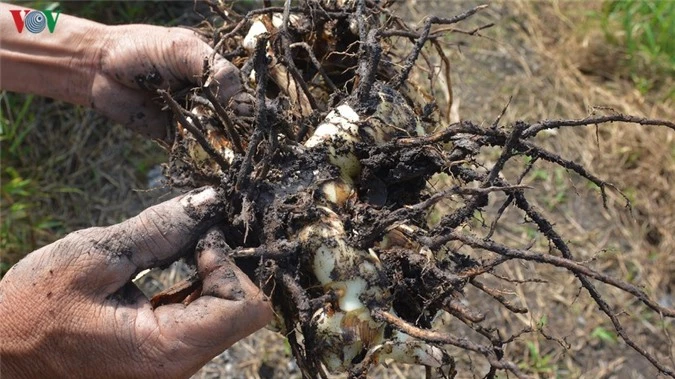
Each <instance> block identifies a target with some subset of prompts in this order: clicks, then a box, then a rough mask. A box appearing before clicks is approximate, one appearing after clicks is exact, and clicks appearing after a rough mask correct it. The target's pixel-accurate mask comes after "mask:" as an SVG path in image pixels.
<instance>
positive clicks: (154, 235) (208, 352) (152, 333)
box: [0, 187, 272, 378]
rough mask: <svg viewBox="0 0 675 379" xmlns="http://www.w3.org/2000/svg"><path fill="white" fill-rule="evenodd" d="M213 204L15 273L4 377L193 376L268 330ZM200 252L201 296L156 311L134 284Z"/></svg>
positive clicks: (32, 262) (147, 220)
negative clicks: (230, 254)
mask: <svg viewBox="0 0 675 379" xmlns="http://www.w3.org/2000/svg"><path fill="white" fill-rule="evenodd" d="M217 197H218V194H217V192H216V191H215V190H214V189H212V188H210V187H207V188H205V189H201V190H196V191H193V192H191V193H189V194H187V195H184V196H181V197H178V198H175V199H173V200H170V201H167V202H165V203H162V204H159V205H157V206H154V207H151V208H148V209H147V210H145V211H144V212H142V213H141V214H139V215H138V216H136V217H134V218H131V219H129V220H127V221H125V222H123V223H120V224H117V225H113V226H110V227H105V228H90V229H85V230H81V231H78V232H75V233H72V234H70V235H68V236H66V237H65V238H63V239H61V240H59V241H57V242H55V243H53V244H51V245H49V246H46V247H44V248H42V249H39V250H37V251H35V252H33V253H32V254H30V255H28V256H27V257H26V258H25V259H23V260H22V261H20V262H19V263H18V264H16V265H15V266H14V267H13V268H12V269H11V270H10V271H9V272H8V273H7V275H6V276H5V277H4V279H3V280H2V282H0V319H1V320H2V322H0V373H1V374H0V375H2V376H3V377H5V375H6V376H7V378H10V377H11V378H14V377H17V378H18V377H73V378H74V377H87V378H103V377H124V378H137V377H138V378H140V377H143V378H150V377H159V378H169V377H171V378H173V377H188V376H189V375H191V374H193V373H194V372H196V371H197V370H198V369H199V368H200V367H201V366H202V365H204V364H205V363H206V362H208V360H209V359H211V358H212V357H214V356H215V355H217V354H219V353H220V352H222V351H223V350H224V349H226V348H227V347H229V346H230V345H232V344H233V343H234V342H236V341H238V340H239V339H241V338H243V337H245V336H246V335H248V334H250V333H252V332H254V331H255V330H257V329H259V328H261V327H262V326H264V325H265V324H266V323H267V322H268V321H269V320H270V319H271V317H272V311H271V308H270V306H269V305H268V303H267V301H266V299H265V297H264V295H263V294H262V293H261V291H259V290H258V288H257V287H256V286H255V285H254V284H253V283H252V282H251V281H250V280H249V279H248V277H246V275H245V274H244V273H242V272H241V271H240V270H238V269H237V267H236V266H235V265H234V264H232V263H231V261H230V260H229V258H227V256H226V255H225V254H224V251H225V249H226V245H225V242H224V238H223V235H222V233H221V232H220V231H219V230H218V229H216V228H214V227H211V226H212V225H213V224H214V223H215V222H217V221H219V216H218V215H219V214H222V209H219V207H218V206H217V205H216V203H217V201H216V200H217ZM210 227H211V228H210ZM209 228H210V229H209ZM199 236H202V237H201V239H200V240H199V242H198V243H197V240H198V239H199ZM195 244H196V246H197V247H196V249H195V254H196V260H197V267H198V272H199V275H200V277H201V279H202V283H203V286H202V288H203V290H202V293H201V296H200V297H198V298H197V299H196V300H194V301H192V302H191V303H189V304H188V305H183V304H169V305H162V306H159V307H156V308H154V309H153V307H152V306H151V304H150V302H149V301H148V299H147V298H146V297H145V296H144V295H143V294H142V293H141V292H140V290H139V289H138V288H136V287H135V285H134V284H133V283H132V282H131V279H132V278H133V277H134V275H135V274H136V273H137V272H138V271H139V270H143V269H145V268H150V267H155V266H158V265H163V264H166V263H168V262H171V261H173V260H175V259H176V258H177V257H178V256H180V255H181V254H183V253H185V252H188V251H189V250H190V249H192V248H194V246H195Z"/></svg>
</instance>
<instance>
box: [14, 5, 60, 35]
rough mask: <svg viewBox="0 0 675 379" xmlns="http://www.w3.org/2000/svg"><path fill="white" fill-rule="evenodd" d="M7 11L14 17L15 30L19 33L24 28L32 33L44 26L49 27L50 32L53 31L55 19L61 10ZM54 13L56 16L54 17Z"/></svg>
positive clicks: (38, 31) (56, 19)
mask: <svg viewBox="0 0 675 379" xmlns="http://www.w3.org/2000/svg"><path fill="white" fill-rule="evenodd" d="M9 13H11V14H12V18H14V25H16V31H17V32H19V33H21V32H23V30H24V29H26V30H28V31H29V32H31V33H33V34H37V33H41V32H42V31H43V30H45V27H47V29H49V32H50V33H54V28H56V21H58V20H59V15H60V14H61V11H50V10H44V11H36V10H30V9H24V10H23V11H21V10H19V9H12V10H10V11H9ZM22 13H23V15H22ZM54 13H56V17H54Z"/></svg>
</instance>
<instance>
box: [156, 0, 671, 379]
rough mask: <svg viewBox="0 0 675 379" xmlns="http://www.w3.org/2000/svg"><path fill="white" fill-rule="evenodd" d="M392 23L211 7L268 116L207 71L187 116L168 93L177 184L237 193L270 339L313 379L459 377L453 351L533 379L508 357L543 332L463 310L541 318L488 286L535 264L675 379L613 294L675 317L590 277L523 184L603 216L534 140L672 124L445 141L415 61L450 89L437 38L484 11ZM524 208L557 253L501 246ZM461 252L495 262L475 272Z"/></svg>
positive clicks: (506, 128)
mask: <svg viewBox="0 0 675 379" xmlns="http://www.w3.org/2000/svg"><path fill="white" fill-rule="evenodd" d="M388 5H389V2H387V1H385V2H377V1H366V0H358V1H349V0H321V1H319V0H308V1H305V2H303V3H302V5H299V6H291V3H290V1H286V4H285V6H284V7H268V8H263V9H258V10H254V11H251V12H249V13H248V14H246V15H243V16H241V15H238V14H236V13H235V12H234V11H232V10H231V9H226V8H223V7H221V6H219V5H216V4H211V7H212V9H213V10H214V12H215V14H216V15H217V16H216V17H215V18H216V19H219V20H218V21H217V22H215V21H214V22H213V23H211V24H208V25H206V26H204V28H203V29H202V30H203V31H204V33H205V35H209V36H212V38H213V41H212V42H213V43H214V46H215V48H216V51H217V52H219V53H220V54H222V55H224V56H226V57H227V58H229V59H230V60H231V61H232V62H234V63H235V64H236V65H237V66H238V67H240V69H241V75H242V81H243V82H244V83H245V84H246V96H239V97H238V99H239V100H238V101H242V100H241V99H248V101H250V103H249V105H251V108H252V109H253V110H254V111H253V112H251V113H250V114H241V113H239V114H235V113H234V112H232V109H235V108H236V109H241V107H238V106H237V107H235V106H234V105H233V104H220V103H219V102H217V101H216V99H215V97H214V95H213V94H214V93H215V91H214V88H213V85H214V84H212V83H210V80H209V78H208V60H207V61H206V62H205V67H206V68H207V70H205V71H206V73H207V74H206V75H205V77H204V78H203V82H204V85H203V86H202V87H201V88H197V89H196V90H195V91H194V92H193V93H192V94H190V95H188V96H185V97H183V98H176V94H169V93H167V92H165V91H159V94H160V95H161V96H162V98H163V99H164V101H165V102H166V104H167V105H168V106H169V107H170V108H171V110H172V111H173V113H174V115H175V118H176V121H177V128H176V131H175V141H174V144H173V146H172V148H171V158H170V163H169V166H168V170H167V173H168V176H169V178H170V179H171V181H172V184H173V185H174V186H176V187H188V188H190V187H197V186H202V185H206V184H209V185H217V186H220V187H222V188H223V189H224V190H225V191H226V192H227V193H228V195H229V196H228V197H229V202H228V204H227V211H226V220H227V221H226V222H225V223H224V225H223V227H224V230H225V233H226V237H227V241H228V243H229V244H230V246H231V247H232V255H233V257H234V258H235V260H236V262H237V263H238V264H239V266H240V267H242V268H244V269H245V270H246V271H247V273H249V274H250V275H252V276H255V277H256V278H257V280H258V283H260V285H261V287H262V288H263V290H264V291H265V292H266V293H267V294H268V295H269V296H270V297H271V299H272V303H273V305H274V307H275V310H276V313H277V316H278V317H277V320H276V321H275V322H274V325H271V326H270V327H272V328H275V329H276V330H278V331H279V332H281V333H283V334H284V335H285V336H287V338H288V341H289V342H290V345H291V348H292V351H293V354H294V356H295V358H296V359H297V361H298V364H299V366H300V368H301V369H302V372H303V375H304V376H305V377H308V378H313V377H318V376H321V377H325V376H326V374H325V370H328V371H329V372H331V373H338V372H348V373H349V374H350V376H352V377H363V376H365V375H366V374H367V372H368V369H369V368H370V367H371V366H372V365H374V364H377V363H378V362H384V361H385V360H388V359H393V360H395V361H398V362H404V363H412V364H420V365H425V366H427V367H433V368H436V369H438V370H439V372H441V373H443V375H445V376H452V375H453V372H454V369H453V359H452V357H451V356H449V355H448V353H447V352H446V351H445V349H444V348H443V347H444V345H453V346H456V347H459V348H461V349H464V350H466V351H469V352H472V353H476V354H479V355H481V356H483V357H484V358H485V359H486V360H487V362H488V363H489V365H490V370H489V372H488V373H487V375H486V377H494V376H495V373H496V372H497V371H498V370H507V371H509V372H511V373H513V374H514V375H515V376H517V377H525V375H524V374H523V373H522V372H521V371H520V370H519V369H518V366H517V365H516V364H514V363H513V362H512V361H510V360H508V358H507V357H505V354H504V349H505V347H506V346H508V344H509V343H511V342H513V341H514V340H515V339H516V338H517V337H518V336H519V335H520V334H522V333H526V332H529V331H531V330H527V329H526V330H523V331H521V332H520V333H517V334H516V335H514V336H512V337H508V338H505V337H503V336H502V334H501V333H499V331H498V330H496V329H494V328H491V327H490V326H489V325H484V322H485V316H484V315H483V314H482V313H481V312H480V311H479V310H477V309H472V308H468V307H467V306H465V305H463V304H462V302H461V300H462V297H463V290H464V288H465V287H466V286H467V285H471V286H473V287H475V288H477V289H478V290H480V291H482V292H484V293H485V294H487V295H488V296H490V297H492V298H493V299H494V300H495V301H497V302H498V303H499V304H501V305H502V306H503V307H504V308H505V309H506V310H508V311H509V312H513V313H526V312H528V309H527V308H524V307H522V306H520V305H517V304H514V303H512V302H511V301H509V299H507V298H506V297H505V296H504V295H502V294H501V292H500V291H498V290H497V289H495V288H491V287H489V286H488V285H487V284H485V283H484V282H483V281H482V280H481V277H482V276H483V275H485V274H488V273H490V272H493V270H495V268H497V267H499V266H500V265H502V264H504V263H505V262H508V261H517V260H521V261H533V262H537V263H540V264H545V265H552V266H556V267H560V268H563V269H565V270H567V271H569V273H570V274H572V275H574V276H575V277H576V278H577V279H578V280H579V282H580V283H581V285H582V286H583V288H585V289H586V290H587V291H588V292H589V294H590V295H591V297H592V298H593V300H594V301H595V302H596V303H597V305H598V307H599V309H600V310H601V311H602V312H604V313H605V314H606V315H607V317H608V318H609V320H610V321H611V322H612V324H613V325H614V328H615V329H616V331H617V333H618V334H619V335H620V337H621V338H622V339H623V340H624V341H625V342H626V343H627V344H628V345H630V346H631V347H633V348H634V349H635V350H636V351H637V352H638V353H639V354H640V355H642V356H643V357H644V358H645V359H647V360H648V361H649V362H651V364H653V365H654V366H655V367H656V368H657V369H658V370H659V371H660V372H661V373H663V374H665V375H669V376H671V377H675V373H674V371H673V369H672V368H671V367H668V366H667V365H666V364H665V363H663V362H660V361H658V360H657V359H656V358H655V357H654V356H653V355H651V354H650V353H648V352H647V351H646V350H645V349H643V348H642V347H640V346H638V345H637V344H636V343H635V342H634V341H633V340H632V339H631V338H630V336H629V335H627V334H626V332H625V331H624V329H623V327H622V325H621V323H620V321H619V319H618V318H617V316H616V313H615V311H614V310H613V309H612V307H611V306H610V305H609V304H608V303H607V302H606V301H605V300H604V298H603V296H602V295H601V293H600V292H599V290H598V285H600V286H611V287H615V288H618V289H620V290H622V291H625V292H627V293H629V294H630V295H632V296H634V297H635V299H636V300H637V301H639V302H642V303H644V304H645V305H646V306H647V307H649V308H651V309H652V310H653V311H655V312H657V313H658V314H661V315H662V316H663V317H669V318H672V317H674V316H675V310H673V309H670V308H666V307H663V306H661V305H659V304H658V303H656V302H655V301H654V300H653V299H651V298H650V297H649V296H648V295H647V294H646V293H645V292H644V291H643V290H642V289H640V288H638V287H636V286H634V285H632V284H629V283H627V282H625V281H622V280H619V279H616V278H614V277H611V276H609V275H606V274H604V273H602V272H600V271H597V270H595V269H593V268H592V267H590V266H589V265H587V264H586V263H583V262H580V261H578V260H576V259H575V257H574V254H573V252H572V250H571V249H570V248H569V246H568V245H567V243H566V242H565V240H564V239H563V238H562V237H561V236H560V235H559V234H558V232H557V231H556V230H555V228H554V226H553V225H552V223H551V222H550V221H548V220H547V219H546V218H545V217H544V216H543V215H542V212H541V211H539V210H538V209H537V208H536V207H535V206H534V205H533V204H532V203H531V202H530V201H529V200H528V197H527V190H528V187H526V186H523V185H521V183H520V182H521V180H522V178H523V177H524V176H525V174H526V173H527V172H529V171H530V170H531V169H532V167H533V166H534V164H535V162H537V161H540V160H543V161H547V162H552V163H554V164H556V165H559V166H561V167H563V168H565V169H566V170H568V171H571V172H574V173H576V174H578V175H579V176H581V177H583V178H585V179H587V180H588V181H590V182H592V183H594V184H595V185H597V186H598V187H599V188H600V192H601V194H602V197H603V200H604V199H605V198H606V191H607V190H610V189H611V190H617V189H616V188H614V186H613V185H612V184H610V183H608V182H606V181H604V180H602V179H601V178H598V177H596V176H595V175H593V174H592V173H590V172H589V171H587V170H586V169H585V168H584V167H582V166H581V165H579V164H578V163H576V162H574V161H572V160H568V159H565V158H563V157H561V156H559V155H558V154H556V153H555V152H552V151H549V150H546V149H545V148H543V147H541V146H539V145H538V144H537V143H536V140H535V137H536V136H537V135H538V134H539V133H541V132H542V131H544V130H550V129H556V128H563V127H577V126H584V125H593V124H602V123H610V122H616V121H623V122H631V123H637V124H641V125H653V126H661V127H666V128H670V129H674V130H675V124H674V123H672V122H668V121H662V120H650V119H643V118H639V117H632V116H627V115H621V114H614V115H609V116H594V117H588V118H584V119H579V120H555V121H543V122H539V123H534V124H528V123H524V122H517V123H515V124H514V125H500V120H499V119H497V120H496V121H495V123H494V124H493V125H491V126H487V127H485V126H479V125H476V124H474V123H472V122H470V121H462V122H459V123H454V124H450V125H443V124H442V122H441V121H440V119H441V117H440V116H439V113H440V112H439V110H438V107H437V105H436V103H435V101H434V97H433V95H431V93H432V88H430V87H431V86H432V85H430V84H429V83H425V82H424V81H423V80H421V79H419V76H420V75H416V76H415V75H413V74H414V72H415V70H417V67H418V66H419V65H423V63H420V62H418V60H419V59H418V58H420V56H423V57H424V58H425V59H424V61H425V62H426V63H427V64H431V63H430V60H429V58H428V57H426V56H425V54H426V53H424V50H423V48H424V47H425V46H427V45H431V46H433V47H434V48H435V50H436V52H437V54H438V57H439V59H440V61H441V62H442V64H444V65H445V67H446V70H445V72H446V75H447V74H448V72H449V66H448V60H447V57H446V56H445V53H444V51H443V48H442V47H441V45H440V44H438V41H437V40H438V38H439V37H440V36H441V35H442V34H443V33H453V32H462V33H469V34H475V33H476V32H477V31H478V30H480V29H482V28H483V27H482V28H478V29H476V30H473V31H468V32H467V31H462V30H459V29H454V28H444V29H442V30H434V27H435V25H440V24H443V25H452V24H457V23H460V22H462V21H463V20H465V19H467V18H469V17H471V16H472V15H473V14H475V13H477V12H479V11H480V10H481V9H483V8H484V7H485V6H479V7H475V8H472V9H469V10H468V11H466V12H464V13H462V14H460V15H458V16H455V17H451V18H440V17H428V18H426V19H425V21H424V23H423V25H422V26H421V27H420V28H419V29H412V28H409V27H408V26H407V25H406V24H405V23H404V22H403V21H402V20H401V19H400V18H398V17H397V16H396V15H394V14H392V13H391V11H390V10H389V9H388ZM222 21H225V22H224V24H223V26H216V25H220V24H222ZM488 26H489V25H487V26H485V27H488ZM400 38H406V39H409V40H410V41H412V45H413V48H412V51H407V52H406V51H401V50H402V49H401V48H398V47H397V45H396V41H397V40H398V39H400ZM448 82H449V78H448ZM424 88H426V90H425V89H424ZM243 101H244V102H246V100H243ZM239 105H241V104H239ZM432 131H433V132H432ZM484 147H494V148H498V149H499V150H500V154H499V157H498V158H497V160H496V161H495V162H494V163H491V164H486V163H485V162H484V161H483V160H482V159H481V155H480V151H481V149H482V148H484ZM518 156H526V157H529V159H530V160H529V164H528V166H527V167H526V169H525V170H524V172H523V174H522V175H521V176H520V177H519V178H517V179H515V180H507V179H506V178H505V177H504V175H503V173H502V171H503V169H504V167H505V165H506V164H507V162H508V161H510V160H512V159H514V158H515V157H518ZM438 173H445V174H447V175H449V176H450V177H451V178H452V183H453V184H452V185H450V186H449V187H448V188H445V189H443V190H441V191H437V192H435V193H427V191H426V188H427V186H426V184H427V181H428V180H429V179H430V178H431V176H432V175H435V174H438ZM617 191H618V190H617ZM496 193H502V194H504V195H505V196H506V200H505V201H504V203H503V204H502V206H501V207H500V209H499V212H498V214H497V215H496V217H495V219H494V220H492V224H491V227H490V229H489V230H488V231H487V233H481V232H482V229H479V228H473V227H472V226H471V224H470V222H469V221H470V219H471V218H472V217H473V215H474V214H475V213H476V212H478V211H480V210H481V209H482V208H483V207H485V206H486V205H487V204H488V200H489V198H490V197H491V196H495V194H496ZM444 199H445V200H447V199H452V201H453V202H454V203H455V205H456V206H455V207H454V210H452V211H451V212H448V213H447V214H445V215H443V216H442V217H441V219H440V221H439V222H438V223H436V224H435V225H433V226H432V225H430V224H429V223H428V222H427V218H426V216H427V214H428V213H429V211H430V210H431V209H432V208H433V207H434V206H435V205H436V204H437V203H438V202H439V201H441V200H444ZM509 207H515V208H518V209H520V210H521V211H522V212H523V213H524V214H525V215H526V216H527V218H529V219H530V220H531V221H532V222H533V223H534V224H535V225H536V226H537V228H538V230H539V232H540V233H542V234H543V235H544V236H546V238H547V239H548V240H549V241H550V245H551V249H550V251H549V252H547V253H540V252H536V251H534V250H532V249H523V248H514V247H512V246H508V245H505V244H502V243H499V242H497V241H495V240H493V239H492V234H493V232H494V229H495V227H496V225H497V224H498V222H499V219H500V217H501V215H502V214H503V213H504V211H505V210H506V209H507V208H509ZM457 246H463V248H464V249H466V248H469V247H470V248H471V249H472V250H473V251H477V252H480V251H483V252H490V253H491V254H489V255H488V254H483V255H482V256H483V257H486V258H484V259H477V258H472V257H471V256H469V255H466V254H464V253H462V252H460V249H459V248H457ZM453 247H454V248H453ZM495 256H496V258H488V257H495ZM440 315H450V316H451V317H453V318H454V319H456V320H458V321H460V322H462V323H465V324H467V325H469V326H470V327H471V328H472V329H474V330H475V331H476V332H477V335H479V336H480V339H479V340H477V341H474V340H470V339H467V338H459V337H455V336H453V335H451V334H447V333H444V332H442V331H440V330H436V329H434V325H435V323H434V320H435V319H436V318H438V317H439V316H440ZM481 341H482V342H481Z"/></svg>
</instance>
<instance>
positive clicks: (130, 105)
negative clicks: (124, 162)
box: [90, 75, 170, 140]
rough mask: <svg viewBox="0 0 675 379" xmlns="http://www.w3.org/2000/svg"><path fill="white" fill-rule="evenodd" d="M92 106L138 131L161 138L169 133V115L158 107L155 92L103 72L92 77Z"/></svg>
mask: <svg viewBox="0 0 675 379" xmlns="http://www.w3.org/2000/svg"><path fill="white" fill-rule="evenodd" d="M92 95H93V96H92V98H94V99H96V101H95V102H94V103H92V104H90V105H91V107H92V108H93V109H96V110H97V111H98V112H100V113H101V114H103V115H104V116H106V117H108V118H110V119H111V120H113V121H115V122H118V123H120V124H122V125H124V126H126V127H128V128H130V129H132V130H135V131H136V132H138V133H140V134H141V135H143V136H145V137H148V138H153V139H160V140H163V139H165V138H166V136H167V135H169V134H170V133H169V132H168V130H167V128H168V126H169V125H170V115H169V113H168V112H164V111H162V110H161V108H160V106H159V105H158V103H157V102H156V101H155V99H154V97H156V95H155V94H152V93H150V92H147V93H146V92H142V91H138V90H136V89H133V88H129V87H128V86H125V85H123V84H121V83H119V82H117V81H114V80H110V79H109V78H108V77H107V76H105V75H99V76H97V77H95V78H94V83H93V86H92Z"/></svg>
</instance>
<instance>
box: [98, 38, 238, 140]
mask: <svg viewBox="0 0 675 379" xmlns="http://www.w3.org/2000/svg"><path fill="white" fill-rule="evenodd" d="M212 56H214V54H213V50H212V49H211V47H210V46H209V45H208V44H207V43H205V42H204V41H202V40H201V39H200V38H199V37H198V36H197V34H195V33H194V32H192V31H190V30H188V29H183V28H166V27H160V26H152V25H119V26H106V27H105V39H104V41H103V42H102V43H101V48H100V51H99V53H98V55H97V56H96V57H95V58H94V59H95V60H98V61H99V62H98V64H95V66H97V67H98V69H97V72H95V74H94V80H93V83H92V89H91V91H92V92H91V97H92V102H93V103H92V104H90V105H91V106H92V107H94V108H95V109H97V110H98V111H100V112H101V113H103V114H105V115H106V116H108V117H110V118H111V119H113V120H115V121H118V122H120V123H122V124H123V125H126V126H129V127H131V128H132V129H135V130H137V131H139V132H141V133H142V134H145V135H147V136H149V137H152V138H159V139H162V138H165V137H166V136H167V131H166V130H167V127H168V122H167V121H168V117H169V116H168V113H166V112H162V111H161V108H160V106H159V105H158V103H157V101H156V100H157V95H156V94H155V91H154V90H155V89H157V88H161V89H166V90H174V91H175V90H180V89H184V88H192V87H195V86H197V85H199V84H201V81H202V74H203V70H204V59H205V58H209V59H210V58H211V57H212ZM210 63H211V65H212V66H211V72H212V74H213V82H212V84H210V86H211V87H213V89H214V92H215V93H216V95H217V97H218V99H219V100H220V101H221V103H223V104H224V105H227V103H228V101H229V100H230V99H231V98H232V97H233V96H235V95H237V94H239V93H240V92H241V89H242V86H241V80H240V79H239V71H238V70H237V68H236V67H235V66H234V65H232V63H230V62H229V61H227V60H226V59H225V58H223V57H221V56H220V55H218V54H215V56H214V60H213V61H210Z"/></svg>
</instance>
